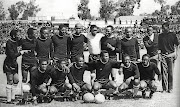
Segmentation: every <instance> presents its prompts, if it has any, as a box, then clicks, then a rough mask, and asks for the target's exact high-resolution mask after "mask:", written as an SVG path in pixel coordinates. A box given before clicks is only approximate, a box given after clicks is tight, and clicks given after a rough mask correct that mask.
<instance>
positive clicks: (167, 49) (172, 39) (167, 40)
mask: <svg viewBox="0 0 180 107" xmlns="http://www.w3.org/2000/svg"><path fill="white" fill-rule="evenodd" d="M158 40H159V41H158V46H159V50H161V52H162V53H163V54H166V53H168V54H169V53H173V52H174V51H175V49H174V45H177V46H178V45H179V43H178V39H177V37H176V35H175V34H174V33H172V32H168V33H161V34H160V35H159V39H158Z"/></svg>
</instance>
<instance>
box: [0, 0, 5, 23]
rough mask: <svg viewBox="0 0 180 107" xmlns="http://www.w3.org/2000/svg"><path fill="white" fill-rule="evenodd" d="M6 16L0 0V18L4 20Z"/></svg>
mask: <svg viewBox="0 0 180 107" xmlns="http://www.w3.org/2000/svg"><path fill="white" fill-rule="evenodd" d="M5 18H6V12H5V10H4V8H3V3H2V1H0V20H4V19H5Z"/></svg>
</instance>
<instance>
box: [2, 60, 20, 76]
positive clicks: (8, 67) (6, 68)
mask: <svg viewBox="0 0 180 107" xmlns="http://www.w3.org/2000/svg"><path fill="white" fill-rule="evenodd" d="M3 72H4V73H6V72H11V73H18V63H14V64H12V63H8V62H6V61H4V64H3Z"/></svg>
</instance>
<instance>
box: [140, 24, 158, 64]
mask: <svg viewBox="0 0 180 107" xmlns="http://www.w3.org/2000/svg"><path fill="white" fill-rule="evenodd" d="M147 33H148V35H147V36H145V37H144V38H143V42H144V45H145V47H146V49H147V54H149V55H150V57H151V61H153V62H154V63H156V64H158V63H157V59H158V34H156V33H154V29H153V27H152V26H149V27H148V28H147Z"/></svg>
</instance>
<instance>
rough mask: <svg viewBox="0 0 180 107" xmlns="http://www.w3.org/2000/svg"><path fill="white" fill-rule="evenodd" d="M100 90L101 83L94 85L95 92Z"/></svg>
mask: <svg viewBox="0 0 180 107" xmlns="http://www.w3.org/2000/svg"><path fill="white" fill-rule="evenodd" d="M100 88H101V87H100V84H99V83H94V85H93V89H94V91H98V90H99V89H100Z"/></svg>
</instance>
